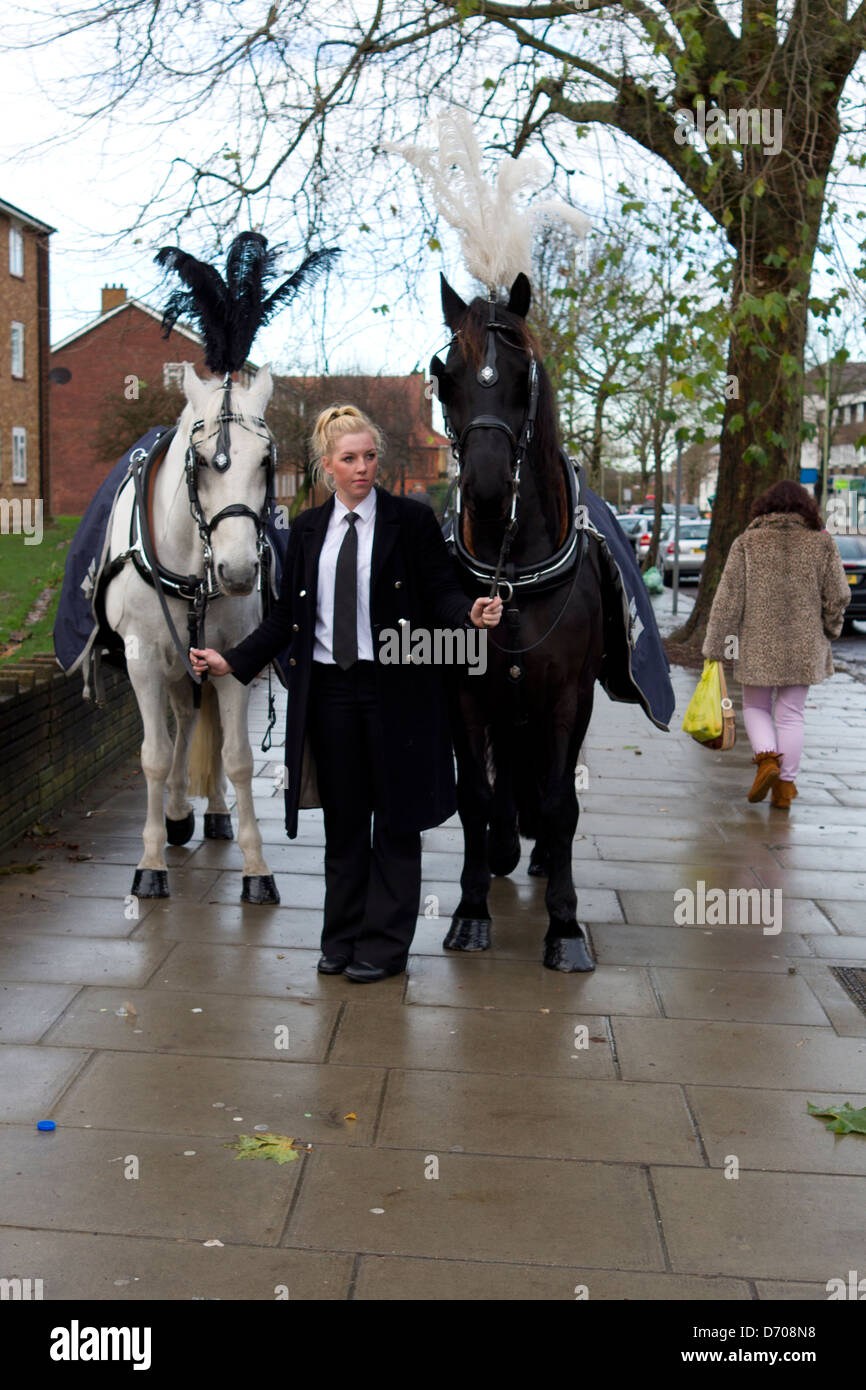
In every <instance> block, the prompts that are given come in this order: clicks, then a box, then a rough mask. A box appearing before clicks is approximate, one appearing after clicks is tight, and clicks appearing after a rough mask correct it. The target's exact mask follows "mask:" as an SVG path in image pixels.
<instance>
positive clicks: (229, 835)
mask: <svg viewBox="0 0 866 1390" xmlns="http://www.w3.org/2000/svg"><path fill="white" fill-rule="evenodd" d="M204 837H205V839H206V840H233V839H234V838H235V832H234V831H233V830H232V818H231V816H230V815H228V813H227V812H225V811H205V813H204Z"/></svg>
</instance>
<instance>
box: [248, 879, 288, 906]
mask: <svg viewBox="0 0 866 1390" xmlns="http://www.w3.org/2000/svg"><path fill="white" fill-rule="evenodd" d="M279 901H280V895H279V893H278V892H277V885H276V884H275V883H274V876H273V874H244V886H243V892H242V893H241V902H242V903H278V902H279Z"/></svg>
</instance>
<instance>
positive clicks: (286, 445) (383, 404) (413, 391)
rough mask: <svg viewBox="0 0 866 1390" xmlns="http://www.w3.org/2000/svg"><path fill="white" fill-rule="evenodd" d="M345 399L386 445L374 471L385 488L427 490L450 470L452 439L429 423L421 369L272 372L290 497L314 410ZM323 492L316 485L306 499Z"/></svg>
mask: <svg viewBox="0 0 866 1390" xmlns="http://www.w3.org/2000/svg"><path fill="white" fill-rule="evenodd" d="M344 403H349V404H352V405H356V406H358V407H359V409H361V410H363V411H364V412H365V413H366V414H367V415H369V417H370V419H371V420H374V421H375V423H376V424H377V425H379V427H380V428H381V429H382V431H383V433H384V435H385V440H386V449H385V453H384V456H383V460H382V464H381V466H380V475H379V476H380V478H381V480H382V483H383V485H384V486H385V487H387V488H388V489H389V491H392V492H396V493H405V494H409V493H411V492H412V490H413V489H414V488H416V487H420V488H422V489H424V490H426V489H427V488H428V487H429V486H430V484H431V483H435V482H440V481H441V480H442V479H444V478H446V477H448V476H449V461H450V458H451V445H450V443H449V441H448V440H447V439H446V437H445V436H444V435H443V434H440V433H439V431H438V430H436V429H434V428H433V406H432V401H431V400H430V399H429V397H428V396H427V395H426V392H425V381H424V375H423V373H422V372H412V373H410V375H408V376H355V375H353V376H327V377H296V376H276V377H275V378H274V402H273V407H272V411H273V416H274V419H273V421H272V424H273V426H274V428H275V433H276V434H277V441H278V450H279V455H280V460H281V473H282V474H283V477H282V478H281V480H280V482H281V486H282V488H283V489H284V491H283V496H284V497H287V498H292V497H294V496H295V495H296V492H297V491H298V490H299V488H300V485H301V480H302V478H303V476H304V469H305V462H306V458H307V454H308V437H309V435H310V433H311V432H312V428H313V422H314V420H315V417H316V414H317V413H318V411H320V410H323V409H325V408H326V407H327V406H329V405H335V404H344ZM278 495H279V494H278ZM327 496H328V493H327V492H325V491H324V490H323V489H321V488H319V489H317V490H316V495H315V496H314V497H310V498H309V499H308V505H313V504H315V503H318V502H322V501H324V500H325V498H326V497H327Z"/></svg>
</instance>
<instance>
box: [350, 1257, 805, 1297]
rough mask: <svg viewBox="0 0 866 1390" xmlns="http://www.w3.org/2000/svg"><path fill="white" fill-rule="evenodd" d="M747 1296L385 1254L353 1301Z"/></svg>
mask: <svg viewBox="0 0 866 1390" xmlns="http://www.w3.org/2000/svg"><path fill="white" fill-rule="evenodd" d="M797 1287H801V1286H797ZM805 1287H810V1288H811V1287H812V1286H811V1285H810V1286H805ZM751 1296H752V1295H751V1292H750V1289H749V1285H748V1284H747V1283H746V1282H745V1281H744V1280H739V1279H702V1278H695V1277H690V1276H688V1275H682V1274H641V1273H637V1272H636V1271H634V1270H617V1269H578V1268H573V1269H549V1268H546V1267H544V1266H539V1265H531V1264H522V1265H518V1264H507V1265H503V1264H483V1263H481V1262H480V1261H472V1260H439V1259H428V1260H419V1259H414V1260H413V1259H399V1258H396V1257H394V1256H388V1255H364V1256H362V1258H361V1260H360V1262H359V1270H358V1277H357V1282H356V1284H355V1298H356V1299H361V1300H362V1301H365V1302H369V1301H371V1300H376V1301H377V1302H378V1301H380V1300H381V1301H396V1300H403V1301H405V1300H409V1301H411V1302H415V1301H417V1300H421V1301H425V1300H426V1301H431V1300H435V1301H437V1302H438V1301H444V1302H449V1301H450V1302H460V1303H464V1302H471V1301H474V1300H488V1301H494V1300H495V1301H496V1302H500V1301H503V1302H507V1301H513V1300H517V1299H520V1300H523V1299H532V1300H543V1301H545V1302H553V1301H556V1300H566V1301H568V1302H572V1303H573V1302H574V1301H575V1299H581V1300H582V1299H587V1300H588V1301H589V1302H599V1301H607V1300H623V1299H629V1300H632V1301H634V1300H642V1301H647V1300H658V1301H662V1302H667V1301H668V1300H684V1299H687V1300H689V1301H692V1300H695V1301H704V1300H706V1301H708V1302H714V1301H716V1300H717V1299H726V1300H732V1299H749V1298H751ZM824 1296H825V1297H826V1294H825V1295H824Z"/></svg>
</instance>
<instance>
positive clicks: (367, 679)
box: [308, 661, 421, 971]
mask: <svg viewBox="0 0 866 1390" xmlns="http://www.w3.org/2000/svg"><path fill="white" fill-rule="evenodd" d="M308 728H309V734H310V742H311V746H312V752H313V757H314V758H315V761H316V773H317V778H318V784H319V793H320V796H321V800H322V808H323V810H324V814H325V920H324V926H323V929H322V954H323V955H325V956H347V957H348V958H349V959H350V960H356V961H366V962H367V963H368V964H369V965H376V966H379V967H381V968H384V969H386V970H393V971H399V970H403V969H405V966H406V960H407V958H408V955H409V947H410V945H411V944H412V938H413V936H414V934H415V926H416V919H417V916H418V910H419V907H420V902H421V835H420V832H418V831H414V832H409V833H408V834H407V833H406V832H405V831H402V830H400V829H399V827H395V826H393V825H391V824H389V821H388V814H387V810H386V804H385V780H384V776H383V767H382V757H383V756H387V737H386V731H385V730H384V729H383V728H382V722H381V717H380V711H379V706H378V701H377V698H376V668H375V663H374V662H372V661H358V662H356V663H355V665H354V666H352V667H350V668H349V670H348V671H342V670H341V669H340V667H339V666H329V665H327V664H326V663H324V662H316V661H314V662H313V679H312V687H311V690H310V703H309V705H308ZM371 823H372V836H371Z"/></svg>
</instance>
